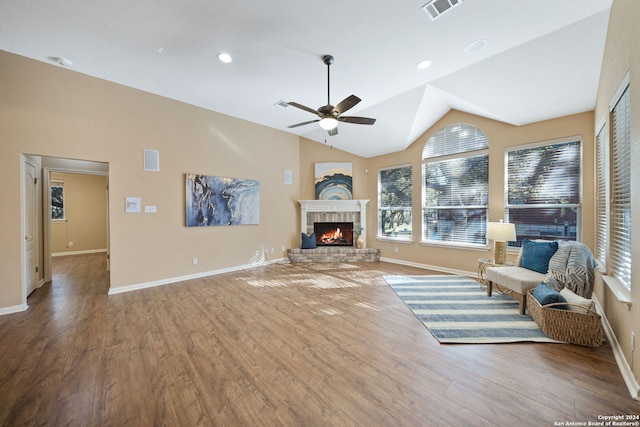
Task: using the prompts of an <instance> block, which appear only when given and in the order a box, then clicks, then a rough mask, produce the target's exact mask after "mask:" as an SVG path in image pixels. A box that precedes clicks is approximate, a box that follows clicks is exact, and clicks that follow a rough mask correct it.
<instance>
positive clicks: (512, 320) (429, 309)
mask: <svg viewBox="0 0 640 427" xmlns="http://www.w3.org/2000/svg"><path fill="white" fill-rule="evenodd" d="M384 280H385V281H386V282H387V283H388V284H389V286H391V288H392V289H393V290H394V291H395V292H396V294H398V296H399V297H400V298H401V299H402V301H404V303H405V304H407V306H408V307H409V308H410V309H411V311H413V312H414V314H415V315H416V316H417V317H418V319H420V320H421V321H422V323H424V325H425V326H426V327H427V329H429V331H431V333H432V334H433V336H434V337H436V339H437V340H438V341H439V342H441V343H468V344H481V343H511V342H522V341H533V342H557V341H554V340H552V339H550V338H548V337H547V336H546V335H545V334H544V333H543V332H542V331H541V330H540V328H539V327H538V325H537V324H536V322H534V321H533V319H531V317H530V316H529V315H524V316H522V315H520V313H519V311H518V301H516V300H515V299H513V298H511V297H509V296H507V295H501V294H500V293H496V292H494V293H493V296H491V297H488V296H487V291H486V288H484V287H481V286H480V283H479V282H477V281H476V280H473V279H471V278H469V277H466V276H384Z"/></svg>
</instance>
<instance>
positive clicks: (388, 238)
mask: <svg viewBox="0 0 640 427" xmlns="http://www.w3.org/2000/svg"><path fill="white" fill-rule="evenodd" d="M401 168H411V206H409V207H407V210H410V211H411V237H408V238H407V237H400V236H398V237H393V236H384V235H382V234H381V231H382V224H380V211H381V210H382V206H381V205H380V190H381V183H380V172H383V171H388V170H393V169H401ZM377 179H378V200H377V205H378V210H377V213H376V216H377V220H376V223H377V231H376V240H378V241H387V242H399V243H413V235H414V231H413V230H414V224H413V204H414V203H413V164H412V163H403V164H400V165H395V166H385V167H381V168H378V176H377Z"/></svg>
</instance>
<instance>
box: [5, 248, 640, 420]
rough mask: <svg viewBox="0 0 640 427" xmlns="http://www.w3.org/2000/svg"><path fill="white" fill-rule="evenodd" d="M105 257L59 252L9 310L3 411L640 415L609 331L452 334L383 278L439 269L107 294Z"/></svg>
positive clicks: (331, 269)
mask: <svg viewBox="0 0 640 427" xmlns="http://www.w3.org/2000/svg"><path fill="white" fill-rule="evenodd" d="M105 269H106V267H105V260H104V256H103V255H79V256H70V257H64V258H55V260H54V280H53V283H52V284H46V285H45V286H43V287H42V288H40V289H38V290H36V291H35V292H34V293H33V294H32V295H31V296H30V297H29V301H28V303H29V310H28V311H26V312H24V313H17V314H11V315H5V316H0V390H1V397H0V425H10V426H13V425H55V426H58V425H70V426H73V425H77V426H199V425H202V426H213V425H215V426H271V425H282V426H303V425H304V426H356V425H366V426H436V425H437V426H445V425H456V426H465V425H474V426H494V425H498V426H513V425H517V426H553V425H554V422H557V423H561V422H565V423H566V422H569V421H582V422H585V423H586V422H588V421H592V422H594V421H598V415H624V414H638V413H640V403H639V402H636V401H634V400H633V399H632V398H631V397H630V396H629V392H628V390H627V388H626V386H625V385H624V383H623V380H622V376H621V374H620V373H619V370H618V368H617V366H616V364H615V360H614V357H613V354H612V351H611V348H610V346H609V344H608V343H605V344H604V345H602V346H601V347H599V348H595V349H593V348H586V347H580V346H575V345H570V344H532V343H523V344H502V345H459V344H456V345H441V344H439V343H438V342H437V341H436V340H435V339H434V338H433V337H432V335H431V334H430V333H429V331H428V330H427V329H426V328H425V327H424V326H423V325H422V324H421V323H420V321H418V319H417V318H416V317H415V316H414V315H413V314H412V313H411V312H410V311H409V309H408V308H407V307H406V306H405V305H404V304H403V303H402V301H400V299H399V298H398V297H397V296H396V294H395V293H394V292H393V291H392V290H391V289H390V288H389V287H388V286H387V285H386V283H385V282H384V280H383V279H382V276H383V275H384V274H429V273H430V272H428V271H425V270H421V269H417V268H411V267H404V266H399V265H394V264H389V263H363V264H277V265H271V266H266V267H258V268H255V269H252V270H245V271H239V272H234V273H227V274H221V275H216V276H211V277H207V278H203V279H197V280H191V281H188V282H182V283H176V284H171V285H166V286H160V287H156V288H150V289H145V290H140V291H136V292H129V293H124V294H117V295H112V296H107V290H108V276H107V273H105ZM432 273H433V272H432ZM556 425H558V424H556Z"/></svg>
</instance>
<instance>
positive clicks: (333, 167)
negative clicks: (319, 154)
mask: <svg viewBox="0 0 640 427" xmlns="http://www.w3.org/2000/svg"><path fill="white" fill-rule="evenodd" d="M315 195H316V200H351V199H352V198H353V172H352V167H351V163H316V175H315Z"/></svg>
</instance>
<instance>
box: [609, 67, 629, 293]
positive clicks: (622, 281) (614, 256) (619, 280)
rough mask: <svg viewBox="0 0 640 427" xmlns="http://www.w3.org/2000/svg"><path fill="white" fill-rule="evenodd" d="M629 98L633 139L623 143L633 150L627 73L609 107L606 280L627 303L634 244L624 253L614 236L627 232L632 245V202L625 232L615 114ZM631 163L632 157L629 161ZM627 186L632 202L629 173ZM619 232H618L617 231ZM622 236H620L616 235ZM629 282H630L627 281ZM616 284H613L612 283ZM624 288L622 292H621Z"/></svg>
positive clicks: (627, 122)
mask: <svg viewBox="0 0 640 427" xmlns="http://www.w3.org/2000/svg"><path fill="white" fill-rule="evenodd" d="M624 96H627V97H628V98H627V99H626V101H627V102H628V103H629V108H627V109H626V111H627V113H628V114H627V115H626V116H625V117H624V118H625V120H626V124H627V127H628V131H629V138H626V139H625V140H623V141H622V142H623V143H625V144H626V145H627V146H626V147H625V148H627V149H629V150H630V149H631V138H630V126H631V116H630V110H631V105H630V104H631V88H630V80H629V72H628V71H627V73H626V75H625V76H624V78H623V79H622V82H621V84H620V86H619V87H618V90H617V91H616V93H615V95H614V97H613V99H612V100H611V103H610V104H609V133H608V138H609V143H608V148H609V159H608V165H609V203H608V208H609V211H608V220H609V224H608V239H607V240H608V248H607V257H608V258H607V261H608V262H607V277H606V278H605V282H607V283H608V284H609V285H610V287H611V288H612V289H614V292H615V293H616V294H617V295H618V298H619V299H620V300H621V301H623V302H627V301H630V295H631V270H632V261H633V260H632V254H631V246H630V244H629V245H628V252H625V251H624V248H620V247H619V244H618V243H616V242H617V240H616V239H613V236H614V231H617V230H618V229H621V230H622V231H623V232H624V233H623V234H624V236H623V237H625V236H626V237H627V238H628V239H629V243H630V242H631V225H632V224H631V203H630V204H629V227H628V228H626V231H625V227H624V226H622V227H619V226H618V223H617V222H616V218H615V215H616V207H615V206H614V198H615V194H616V190H617V189H616V188H615V187H616V183H617V182H616V178H615V177H616V175H617V171H616V159H615V157H616V144H617V143H618V142H619V140H618V139H617V138H616V135H615V128H614V114H615V109H616V107H617V106H618V105H619V103H620V101H622V100H623V97H624ZM627 159H628V160H629V162H630V156H629V157H628V158H627ZM629 169H631V165H630V164H629ZM623 185H626V187H627V188H628V193H629V200H631V188H630V185H631V175H630V174H629V177H628V181H627V182H626V183H623ZM614 229H615V230H614ZM616 237H619V236H616ZM618 250H620V251H621V252H622V253H618ZM625 256H626V257H627V258H628V259H629V262H628V274H627V275H626V277H621V274H622V273H621V272H620V271H619V268H618V267H619V266H618V265H617V262H619V260H618V258H621V257H625ZM626 279H628V280H626ZM612 282H613V283H612ZM620 288H621V289H620ZM616 289H618V290H621V292H619V291H618V292H616Z"/></svg>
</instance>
